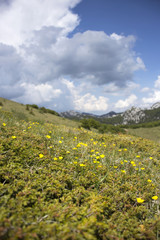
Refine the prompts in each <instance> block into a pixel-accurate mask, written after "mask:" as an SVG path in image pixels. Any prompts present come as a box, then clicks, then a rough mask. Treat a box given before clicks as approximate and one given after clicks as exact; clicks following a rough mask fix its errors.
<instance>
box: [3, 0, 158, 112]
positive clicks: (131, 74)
mask: <svg viewBox="0 0 160 240" xmlns="http://www.w3.org/2000/svg"><path fill="white" fill-rule="evenodd" d="M159 13H160V1H159V0H59V1H57V0H45V1H44V2H42V1H40V0H32V1H26V0H7V1H6V0H3V1H1V2H0V16H1V21H0V33H1V34H0V83H1V88H0V96H1V97H4V98H8V99H11V100H14V101H17V102H21V103H24V104H27V103H30V104H32V103H35V104H38V105H39V106H45V107H47V108H50V109H54V110H56V111H58V112H62V111H67V110H75V111H80V112H90V113H95V114H104V113H107V112H109V111H112V110H114V111H116V112H121V111H124V110H126V109H128V108H130V107H132V106H138V107H142V108H143V107H149V106H151V105H152V104H154V103H155V102H158V101H160V44H159V43H160V31H159V24H160V14H159Z"/></svg>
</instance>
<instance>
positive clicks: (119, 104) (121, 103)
mask: <svg viewBox="0 0 160 240" xmlns="http://www.w3.org/2000/svg"><path fill="white" fill-rule="evenodd" d="M136 100H137V96H136V95H134V94H132V95H130V96H129V97H128V98H126V99H125V100H119V101H118V102H117V103H116V104H115V108H118V109H119V108H120V109H121V108H128V107H130V106H132V105H133V104H134V103H135V102H136Z"/></svg>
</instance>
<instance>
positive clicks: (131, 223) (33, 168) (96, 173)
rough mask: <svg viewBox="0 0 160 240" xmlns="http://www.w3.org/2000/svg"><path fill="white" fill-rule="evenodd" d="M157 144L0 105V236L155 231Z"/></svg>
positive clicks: (90, 239) (61, 239)
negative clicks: (29, 118)
mask: <svg viewBox="0 0 160 240" xmlns="http://www.w3.org/2000/svg"><path fill="white" fill-rule="evenodd" d="M159 199H160V146H159V145H158V144H156V143H154V142H152V141H149V140H145V139H142V138H137V137H133V136H129V135H122V134H120V135H114V134H97V133H94V132H91V131H86V130H84V129H78V128H71V127H68V126H64V125H55V124H52V123H44V124H39V123H37V122H26V121H24V120H23V121H20V120H19V121H18V120H15V119H14V118H12V114H10V113H7V112H4V111H3V110H2V109H1V110H0V239H2V240H11V239H12V240H14V239H17V240H20V239H24V240H30V239H31V240H32V239H47V240H54V239H55V240H83V239H87V240H96V239H98V240H106V239H115V240H118V239H121V240H123V239H124V240H129V239H132V240H133V239H139V240H140V239H141V240H142V239H148V240H150V239H151V240H152V239H153V240H154V239H159V238H160V232H159V229H160V207H159Z"/></svg>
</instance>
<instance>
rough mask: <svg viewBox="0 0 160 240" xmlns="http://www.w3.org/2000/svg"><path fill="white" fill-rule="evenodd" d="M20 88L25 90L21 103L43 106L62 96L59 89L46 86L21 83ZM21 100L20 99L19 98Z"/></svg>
mask: <svg viewBox="0 0 160 240" xmlns="http://www.w3.org/2000/svg"><path fill="white" fill-rule="evenodd" d="M21 87H22V88H23V89H24V90H25V93H24V95H23V103H25V104H26V103H35V104H43V103H44V102H45V103H46V102H50V101H52V100H53V99H55V98H57V97H59V96H60V95H61V94H62V91H61V90H60V89H55V88H54V87H53V86H51V85H49V84H48V83H46V84H39V85H34V84H30V83H22V84H21ZM19 100H21V97H20V98H19Z"/></svg>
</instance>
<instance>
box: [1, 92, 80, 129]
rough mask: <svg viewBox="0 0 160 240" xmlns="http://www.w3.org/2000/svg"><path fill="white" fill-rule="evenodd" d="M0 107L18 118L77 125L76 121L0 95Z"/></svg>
mask: <svg viewBox="0 0 160 240" xmlns="http://www.w3.org/2000/svg"><path fill="white" fill-rule="evenodd" d="M0 108H1V109H2V110H3V111H9V112H10V113H11V115H12V117H15V118H16V119H18V120H25V121H37V122H41V123H45V122H50V123H54V124H56V125H63V124H64V125H66V126H72V127H78V123H76V122H74V121H71V120H69V119H65V118H62V117H58V116H56V115H53V114H50V113H43V112H42V111H40V109H35V108H32V107H31V106H29V107H28V106H27V105H24V104H20V103H17V102H14V101H10V100H7V99H4V98H1V97H0Z"/></svg>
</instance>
